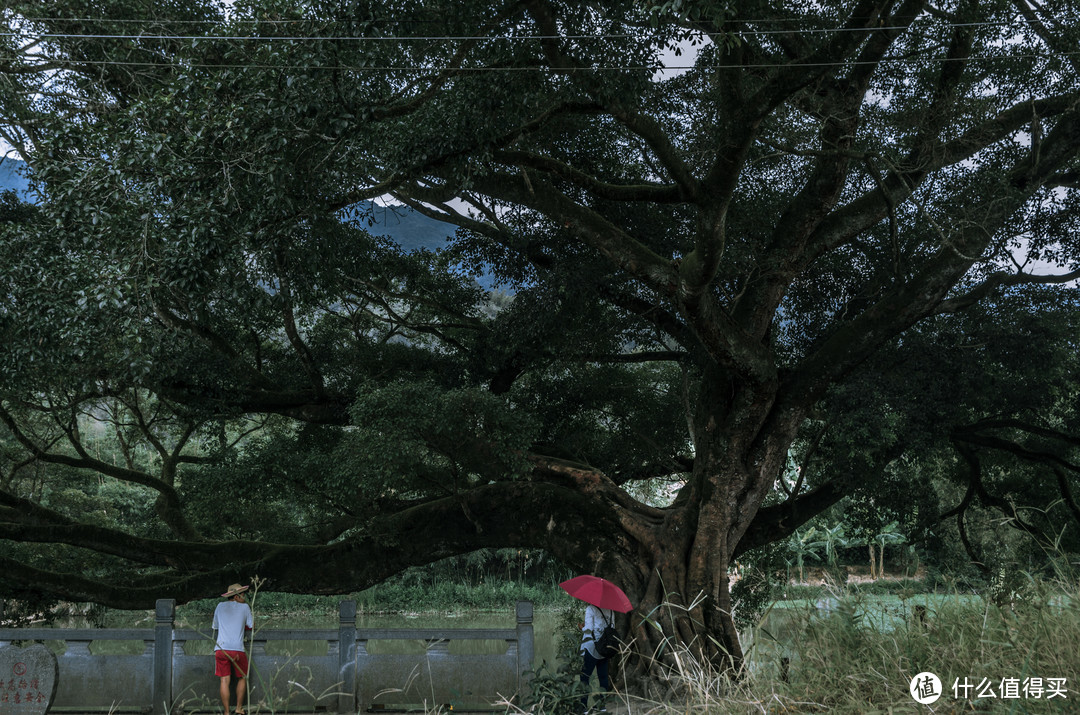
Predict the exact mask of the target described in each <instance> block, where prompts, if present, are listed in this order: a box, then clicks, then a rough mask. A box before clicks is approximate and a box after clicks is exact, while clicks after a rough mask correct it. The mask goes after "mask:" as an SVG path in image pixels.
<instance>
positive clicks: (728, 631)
mask: <svg viewBox="0 0 1080 715" xmlns="http://www.w3.org/2000/svg"><path fill="white" fill-rule="evenodd" d="M713 384H717V383H715V382H714V383H713ZM725 384H726V383H725ZM710 397H715V396H711V395H704V396H702V400H701V404H702V405H703V407H701V408H699V410H698V414H697V415H696V416H695V420H694V429H695V431H696V434H695V449H696V454H695V463H694V470H693V472H692V474H691V478H690V480H689V481H688V483H687V484H686V485H685V486H684V487H683V490H682V492H681V493H680V494H679V496H678V498H677V499H676V502H675V504H674V505H673V506H672V507H671V508H670V509H669V510H667V511H666V515H665V520H664V523H663V524H662V525H661V526H660V527H659V528H657V529H655V530H654V532H653V533H654V535H655V537H654V538H653V539H651V540H648V541H644V542H642V543H641V544H640V548H641V551H642V553H641V555H640V556H639V557H638V559H637V563H636V564H623V565H620V567H619V568H617V569H615V570H614V571H615V572H614V573H613V574H612V575H613V576H614V577H616V578H624V579H625V578H626V577H627V576H628V575H630V573H631V572H632V571H634V570H636V573H637V578H636V579H635V583H636V584H637V588H636V590H637V591H638V593H637V600H636V601H635V606H636V608H635V611H634V614H633V618H632V624H631V625H632V636H633V638H634V648H633V659H632V660H633V662H632V663H631V667H632V668H633V670H634V671H636V673H635V674H637V675H642V676H644V675H651V676H657V677H660V678H663V679H666V680H669V682H670V676H671V675H672V673H671V668H672V667H673V666H675V664H676V662H677V659H676V658H674V657H673V654H674V653H676V652H679V651H680V650H683V651H689V654H690V655H692V656H694V658H696V659H697V661H698V662H699V663H702V664H708V665H711V666H712V667H714V668H717V669H719V670H724V671H728V672H731V673H737V672H738V671H739V670H740V669H741V667H742V665H743V651H742V646H741V643H740V639H739V633H738V630H737V628H736V626H735V621H734V614H733V604H732V599H731V592H730V585H731V584H730V581H729V576H728V571H729V568H730V566H731V565H732V564H733V563H734V558H735V554H736V552H737V547H738V544H739V540H740V539H741V538H742V536H743V535H744V534H745V533H746V530H747V528H748V527H749V525H750V523H751V521H752V520H753V518H754V516H755V515H756V514H757V511H758V508H759V507H760V505H761V502H762V501H763V500H764V498H765V496H766V494H768V492H769V490H770V489H771V487H772V485H773V482H774V480H775V477H776V475H777V474H779V473H780V469H781V468H782V466H783V464H784V461H785V459H786V455H787V448H788V446H789V444H790V435H787V434H780V435H777V434H775V431H774V433H773V434H772V435H770V436H768V437H765V438H763V437H762V434H763V432H762V427H763V426H764V424H765V421H766V419H767V414H768V408H769V406H770V405H771V402H769V401H760V402H758V403H753V402H751V401H749V400H748V401H747V402H746V403H745V404H743V405H742V406H741V408H740V409H739V410H737V412H738V416H737V418H736V417H733V414H734V412H736V411H735V410H729V411H728V412H727V413H725V414H720V413H719V412H718V411H717V409H718V408H717V407H716V406H719V407H720V408H724V407H729V406H730V405H731V403H730V402H722V401H720V400H718V399H711V400H710ZM725 397H727V398H728V399H730V395H726V396H725Z"/></svg>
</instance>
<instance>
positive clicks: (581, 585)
mask: <svg viewBox="0 0 1080 715" xmlns="http://www.w3.org/2000/svg"><path fill="white" fill-rule="evenodd" d="M559 585H560V586H562V589H563V590H564V591H566V592H567V593H569V594H570V595H571V596H573V597H574V598H577V599H580V600H582V601H584V602H585V603H591V604H592V605H594V606H596V607H597V608H609V609H611V610H612V611H618V612H620V613H629V612H630V611H632V610H634V607H633V606H632V605H630V599H629V598H627V597H626V594H625V593H623V590H622V589H621V588H619V587H618V586H616V585H615V584H613V583H612V582H611V581H608V580H606V579H602V578H600V577H599V576H588V575H586V576H575V577H574V578H572V579H570V580H569V581H563V582H562V583H560V584H559Z"/></svg>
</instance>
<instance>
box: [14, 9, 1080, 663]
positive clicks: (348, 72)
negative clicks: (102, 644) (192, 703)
mask: <svg viewBox="0 0 1080 715" xmlns="http://www.w3.org/2000/svg"><path fill="white" fill-rule="evenodd" d="M1074 15H1075V11H1074V10H1073V9H1071V8H1070V5H1069V4H1068V3H1064V2H1045V3H1041V4H1038V5H1034V4H1029V3H1027V2H1026V1H1025V0H1015V1H1006V0H998V1H995V2H983V3H973V2H968V1H967V0H956V1H951V0H946V1H944V2H927V1H925V0H903V1H900V2H893V1H891V0H888V1H865V2H858V3H855V4H851V3H840V2H833V1H832V0H828V1H826V2H815V3H790V2H785V3H779V2H769V1H765V0H762V1H761V2H754V3H749V4H748V3H738V4H735V3H725V2H718V1H716V0H712V1H709V2H673V3H664V4H662V5H653V4H649V3H641V2H604V3H599V4H597V3H575V2H561V1H559V0H525V1H524V2H505V3H494V4H492V3H474V2H457V1H455V2H446V1H444V0H434V1H430V0H400V1H397V2H375V1H371V2H367V1H364V0H357V1H352V0H348V1H344V2H342V1H334V2H330V1H327V2H318V1H315V2H295V1H293V0H251V1H250V2H237V3H236V4H235V5H231V6H226V5H218V4H216V3H214V2H212V0H171V1H170V2H157V3H143V2H138V1H137V0H101V1H100V2H98V3H95V4H94V6H93V8H92V9H90V10H88V9H87V8H86V5H85V3H78V2H68V1H67V0H61V1H60V2H55V3H50V4H49V5H48V7H45V8H43V7H41V5H40V4H39V3H25V4H22V3H18V2H16V3H13V4H12V7H11V8H10V9H8V10H6V11H4V17H5V19H6V20H7V26H8V29H9V32H8V33H7V34H6V35H5V36H4V37H3V39H2V45H0V52H2V56H0V113H2V116H0V136H2V137H3V138H4V139H5V140H6V141H8V142H9V143H10V144H12V145H13V146H14V147H16V148H17V150H18V152H19V154H20V155H21V156H22V157H23V158H25V159H26V160H27V162H28V163H29V166H30V169H31V171H30V179H31V182H32V189H33V191H34V192H35V201H34V202H33V203H32V204H29V205H28V204H21V203H19V202H18V201H16V200H14V199H12V198H8V199H5V201H4V203H3V205H2V206H0V265H3V266H4V271H3V274H2V277H0V293H2V294H3V296H4V303H3V306H2V307H0V335H2V345H0V381H2V382H0V385H2V388H0V389H2V393H0V420H2V423H3V425H4V426H5V428H6V432H5V433H4V435H3V442H2V445H3V449H4V452H3V454H4V460H5V464H4V466H5V470H6V471H5V473H4V474H3V475H2V477H0V480H2V481H0V486H2V487H3V488H2V489H0V539H4V540H5V543H7V544H10V545H11V546H12V548H11V550H8V551H5V552H4V554H2V555H0V566H2V568H3V570H4V573H5V580H6V581H8V582H9V583H10V584H12V585H13V587H20V588H26V589H37V590H40V591H44V592H49V593H55V594H61V595H64V596H66V597H74V598H81V599H89V600H95V601H99V602H102V603H107V604H111V605H115V606H119V607H139V606H146V605H147V604H149V603H151V602H152V601H153V599H155V598H157V597H160V596H162V595H169V596H172V597H176V598H178V599H180V600H187V599H191V598H197V597H200V596H204V595H205V594H207V593H214V592H215V590H214V589H218V588H220V586H221V584H224V583H230V582H233V581H235V580H236V578H237V577H238V576H243V575H249V574H255V573H258V574H259V575H260V576H262V577H265V578H267V579H268V583H267V586H268V587H270V588H274V589H279V590H291V591H305V592H314V593H327V594H330V593H341V592H344V591H348V590H353V589H357V588H362V587H364V586H366V585H370V584H373V583H376V582H378V581H380V580H382V579H385V578H386V577H388V576H389V575H391V574H393V573H395V572H397V571H399V570H401V569H403V568H405V567H407V566H409V565H415V564H422V563H427V562H430V561H433V560H435V559H439V558H441V557H444V556H449V555H453V554H458V553H465V552H468V551H471V550H474V549H478V548H484V547H495V546H514V545H520V546H531V547H542V548H544V549H546V550H548V551H549V552H550V553H552V554H553V555H555V556H556V557H557V558H559V559H561V560H562V561H563V562H565V563H567V564H568V565H571V566H573V567H574V568H577V569H580V570H582V571H591V572H595V573H599V574H601V575H605V576H608V577H610V578H612V579H614V580H616V581H618V582H619V583H620V584H622V585H623V586H624V588H625V590H626V591H627V593H628V594H629V595H630V597H631V600H632V601H633V602H634V603H635V604H636V606H637V608H636V610H635V613H634V614H633V615H632V616H631V627H632V628H633V629H634V630H633V632H634V635H635V636H636V637H637V641H636V647H637V648H639V649H640V652H642V653H651V652H654V650H655V646H656V644H657V642H658V639H660V638H663V637H674V638H676V639H679V640H682V641H683V642H686V643H693V644H695V646H694V647H696V648H699V649H701V650H702V651H704V652H705V653H706V654H707V655H709V656H710V657H713V658H717V659H721V660H723V659H730V660H735V661H737V660H738V659H739V658H740V657H741V651H740V649H739V645H738V635H737V632H736V629H735V626H734V623H733V621H732V617H731V611H732V602H731V598H730V594H729V588H728V576H727V573H728V567H729V565H730V564H731V563H732V561H733V559H734V558H735V557H736V556H737V555H739V554H740V553H744V552H746V551H747V550H748V549H752V548H755V547H759V546H762V545H765V544H767V543H770V542H772V541H775V540H778V539H783V538H786V537H787V536H788V535H790V534H791V533H792V532H793V531H794V530H795V529H796V528H798V526H800V525H801V524H803V523H805V522H806V521H807V520H808V519H810V518H811V517H813V516H814V515H815V514H818V513H820V512H821V511H822V510H823V509H826V508H828V507H829V506H831V505H833V504H835V503H836V502H837V501H839V500H840V499H842V498H843V497H844V496H846V495H850V494H853V493H856V492H857V491H858V490H860V489H863V490H865V489H867V488H869V487H871V486H872V485H873V484H875V483H877V480H879V479H884V478H885V477H886V476H887V475H888V474H890V471H889V470H890V469H892V470H893V471H892V472H891V474H892V475H893V477H894V478H895V477H896V470H895V469H894V468H895V466H896V465H897V464H898V460H900V459H901V458H902V457H904V456H907V457H909V458H910V457H912V455H915V456H917V455H918V454H920V453H921V452H920V451H922V452H926V451H929V450H931V449H935V448H938V447H941V445H942V444H946V443H948V444H954V445H957V446H958V449H959V450H960V453H961V454H963V455H964V456H965V459H966V463H967V464H968V465H969V466H970V469H969V470H967V471H966V472H964V473H963V474H966V476H962V475H961V476H960V477H959V478H961V479H966V480H967V481H968V482H969V483H970V484H972V485H982V487H983V492H979V487H975V486H973V487H972V489H974V490H975V491H974V492H972V495H971V498H976V497H978V498H981V499H983V502H984V503H985V504H987V505H992V502H993V500H994V499H995V498H996V499H1004V500H1005V506H1006V508H1008V504H1009V503H1010V502H1009V501H1008V495H1007V494H1003V493H1001V492H998V493H997V494H996V495H995V494H994V493H991V491H989V490H988V489H987V485H989V484H990V483H991V480H988V479H983V478H981V476H980V474H981V473H980V472H979V471H978V468H979V465H980V464H982V463H981V462H980V461H979V454H980V453H985V450H1005V451H1010V450H1011V453H1012V454H1013V455H1018V456H1022V457H1025V458H1026V459H1028V460H1029V462H1031V463H1037V464H1039V465H1041V466H1042V467H1045V468H1046V470H1049V471H1046V472H1040V474H1042V473H1045V474H1051V473H1052V474H1054V475H1055V479H1056V480H1057V482H1056V484H1057V487H1058V491H1059V492H1060V493H1061V494H1070V493H1071V492H1070V489H1071V487H1070V481H1071V480H1074V479H1075V478H1076V476H1077V472H1078V469H1077V464H1078V463H1080V461H1078V459H1077V458H1076V454H1075V452H1076V447H1077V443H1076V439H1075V434H1076V431H1075V427H1076V414H1075V410H1074V407H1073V405H1072V404H1071V401H1070V399H1071V398H1072V396H1073V395H1074V394H1075V393H1074V392H1071V391H1070V390H1071V388H1072V387H1073V386H1074V385H1075V377H1071V378H1069V379H1067V380H1066V381H1065V382H1063V383H1060V384H1059V386H1058V388H1055V383H1054V381H1053V380H1051V379H1049V378H1050V376H1053V375H1069V374H1070V373H1069V370H1070V369H1071V368H1072V367H1073V366H1074V363H1075V355H1076V350H1075V348H1076V316H1077V293H1076V289H1075V287H1074V284H1075V280H1076V278H1077V277H1078V276H1080V232H1078V231H1077V226H1076V222H1077V219H1078V216H1080V214H1078V213H1077V199H1078V198H1080V193H1078V191H1077V177H1078V173H1077V172H1078V169H1080V162H1078V152H1080V80H1078V77H1080V71H1078V70H1080V66H1078V65H1080V53H1078V52H1077V50H1078V44H1080V29H1078V28H1080V24H1078V23H1077V22H1076V21H1075V20H1076V18H1075V16H1074ZM374 199H379V200H384V201H385V200H390V201H392V202H395V203H397V204H400V205H403V206H407V207H410V208H411V209H412V210H415V211H418V212H420V213H422V214H424V215H426V216H428V217H432V218H436V219H439V220H441V221H444V222H447V223H448V224H450V225H452V226H454V227H456V233H455V235H454V238H453V240H451V241H450V242H448V244H447V246H446V248H445V249H444V250H441V251H435V252H431V251H419V252H413V253H408V252H405V251H402V250H401V249H400V247H398V246H397V245H395V244H394V243H393V242H391V241H389V240H387V239H385V238H382V237H380V236H379V235H378V232H377V231H374V230H369V229H372V223H371V218H372V216H371V214H370V211H371V206H372V204H371V203H370V201H371V200H374ZM480 271H486V272H488V273H489V275H491V276H492V277H493V280H495V281H496V283H497V285H498V287H499V288H501V289H502V290H503V291H504V292H503V293H495V294H493V293H490V292H488V291H485V290H484V289H482V288H481V287H480V286H479V285H478V284H477V283H476V281H475V280H474V278H475V277H476V276H477V275H478V274H479V272H480ZM1036 325H1037V326H1038V331H1035V332H1034V333H1033V334H1031V335H1028V333H1029V332H1030V331H1032V330H1033V327H1034V326H1036ZM975 335H984V336H985V339H983V338H979V339H978V340H980V341H982V342H976V339H975V338H973V337H972V336H975ZM1034 355H1039V356H1045V359H1042V358H1040V360H1039V361H1037V362H1034V363H1027V362H1025V361H1024V360H1023V359H1021V358H1022V357H1030V356H1034ZM1075 374H1076V373H1075V372H1072V373H1071V375H1073V376H1075ZM898 376H900V378H901V379H897V378H898ZM1028 386H1030V388H1031V389H1030V390H1029V389H1025V388H1026V387H1028ZM1066 386H1067V387H1066ZM1027 397H1030V398H1032V399H1030V400H1028V399H1025V398H1027ZM1036 398H1037V399H1036ZM875 411H876V413H875ZM871 413H875V414H871ZM857 415H864V416H868V418H867V419H866V420H862V421H860V420H858V419H855V417H856V416H857ZM838 425H839V426H840V427H841V429H840V430H837V429H836V428H837V426H838ZM830 426H831V427H830ZM827 428H828V429H827ZM106 432H107V433H108V444H109V445H112V447H110V448H109V449H108V450H105V449H104V447H103V446H102V445H104V444H105V436H104V435H105V433H106ZM825 435H828V436H827V437H826V436H825ZM1018 435H1019V436H1018ZM1020 436H1023V439H1021V438H1020ZM1028 439H1030V440H1033V441H1034V442H1039V444H1035V443H1034V442H1028V441H1026V440H1028ZM1006 443H1008V444H1006ZM1010 445H1011V446H1010ZM815 449H818V450H820V451H819V452H818V455H819V457H820V456H822V455H827V456H828V460H827V462H825V468H820V469H815V470H806V472H805V474H806V476H805V477H803V478H800V479H798V480H797V481H796V482H794V483H792V484H789V483H787V482H784V481H781V482H780V486H778V479H779V478H780V477H781V475H782V474H784V473H785V471H786V470H787V469H788V468H789V467H790V465H791V463H792V460H793V459H795V460H802V459H803V458H805V461H806V464H807V465H809V464H811V460H810V459H809V457H810V456H811V452H813V451H814V450H815ZM103 450H104V451H103ZM1032 455H1041V456H1037V457H1033V456H1032ZM1029 473H1030V472H1027V471H1024V472H1023V474H1025V475H1027V474H1029ZM900 474H901V476H900V479H901V480H902V479H903V476H902V474H903V473H902V471H901V472H900ZM958 474H960V473H958ZM657 480H661V481H663V482H665V483H668V484H669V485H670V486H669V488H668V489H667V490H666V491H668V492H670V493H671V494H672V495H673V498H672V499H671V500H670V503H668V502H657V501H656V500H652V499H648V498H646V497H645V495H646V494H652V493H655V491H656V490H655V488H654V489H651V490H648V489H646V490H643V489H642V488H641V485H643V484H650V485H655V484H656V482H657ZM901 483H902V482H901ZM1068 503H1069V504H1070V505H1073V506H1071V507H1070V508H1072V509H1073V510H1074V511H1075V506H1074V505H1075V502H1073V501H1072V500H1071V497H1069V499H1068ZM1014 516H1015V514H1014ZM1032 526H1033V528H1034V525H1032ZM662 603H666V604H668V606H669V608H667V609H663V613H665V614H667V615H664V616H663V617H662V618H661V617H659V616H657V615H656V614H657V613H658V611H657V610H656V609H657V607H658V606H659V605H661V604H662ZM646 616H649V617H650V618H653V619H654V621H655V623H656V625H657V626H658V627H656V628H653V627H646V626H645V625H644V620H643V619H644V618H645V617H646ZM702 636H707V637H702Z"/></svg>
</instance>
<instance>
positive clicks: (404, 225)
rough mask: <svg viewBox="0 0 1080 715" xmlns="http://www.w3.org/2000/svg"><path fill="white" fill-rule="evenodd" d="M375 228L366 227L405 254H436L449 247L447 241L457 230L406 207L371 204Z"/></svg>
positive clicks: (372, 226)
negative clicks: (409, 252)
mask: <svg viewBox="0 0 1080 715" xmlns="http://www.w3.org/2000/svg"><path fill="white" fill-rule="evenodd" d="M370 206H371V214H372V215H371V218H372V220H373V221H374V224H373V225H371V226H368V227H367V230H368V232H369V233H371V234H374V235H376V236H389V237H390V239H391V240H392V241H393V242H394V243H396V244H398V245H399V246H401V247H402V248H403V249H405V250H406V251H417V250H420V249H422V248H426V249H427V250H429V251H436V250H438V249H440V248H444V247H445V246H446V239H448V238H450V237H451V236H453V235H454V227H453V226H452V225H451V224H448V223H444V222H442V221H436V220H435V219H433V218H428V217H427V216H425V215H424V214H422V213H418V212H416V211H413V210H412V209H411V208H409V207H407V206H380V205H378V204H371V205H370Z"/></svg>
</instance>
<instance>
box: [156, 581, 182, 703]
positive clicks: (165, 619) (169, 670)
mask: <svg viewBox="0 0 1080 715" xmlns="http://www.w3.org/2000/svg"><path fill="white" fill-rule="evenodd" d="M175 616H176V599H174V598H162V599H159V600H158V602H157V606H156V608H155V609H154V682H153V684H152V686H151V694H152V695H153V713H154V715H167V713H168V712H169V709H170V707H171V706H172V680H173V625H174V622H173V621H174V618H175Z"/></svg>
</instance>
